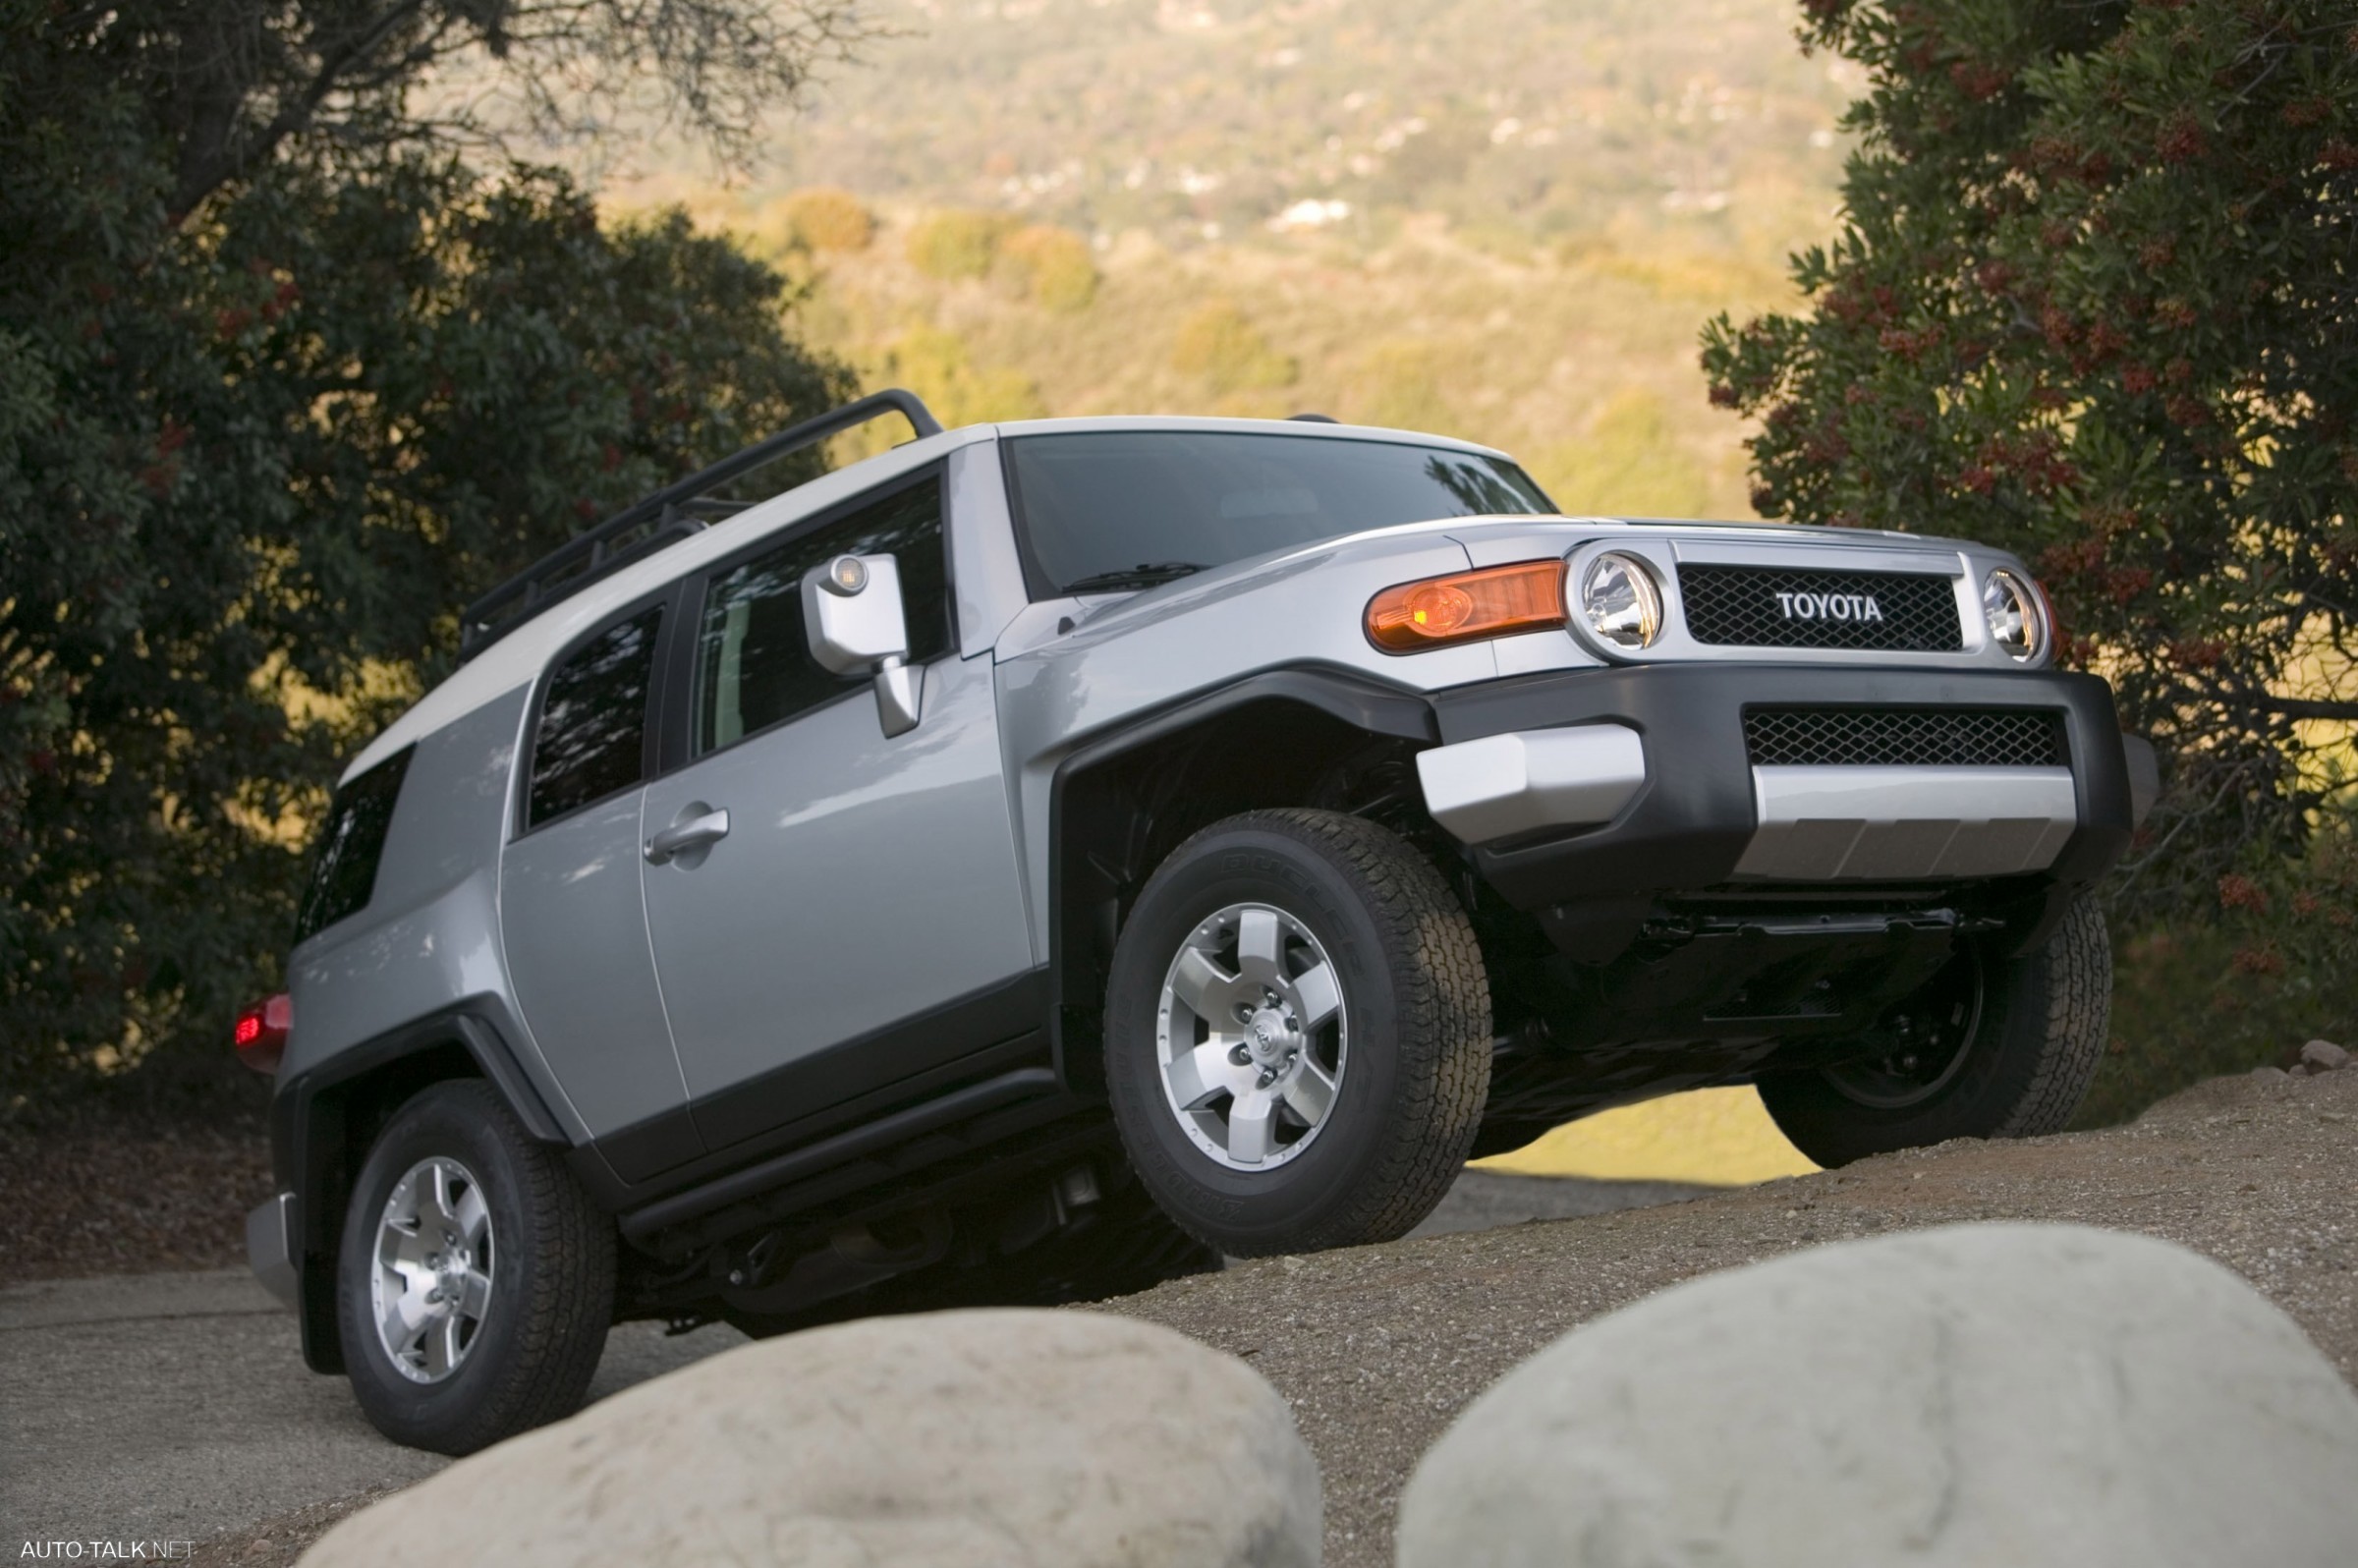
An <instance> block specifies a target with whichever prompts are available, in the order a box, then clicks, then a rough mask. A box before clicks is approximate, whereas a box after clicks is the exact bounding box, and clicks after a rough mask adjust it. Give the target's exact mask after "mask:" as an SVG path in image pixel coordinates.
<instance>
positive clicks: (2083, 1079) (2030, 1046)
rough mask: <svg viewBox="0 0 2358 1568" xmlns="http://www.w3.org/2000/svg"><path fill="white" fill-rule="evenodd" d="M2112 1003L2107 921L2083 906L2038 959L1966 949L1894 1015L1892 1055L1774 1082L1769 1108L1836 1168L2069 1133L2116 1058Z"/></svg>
mask: <svg viewBox="0 0 2358 1568" xmlns="http://www.w3.org/2000/svg"><path fill="white" fill-rule="evenodd" d="M2111 1001H2112V949H2111V945H2110V941H2109V938H2108V937H2107V936H2106V935H2105V921H2104V916H2103V915H2102V914H2100V913H2099V912H2098V911H2097V908H2096V906H2095V905H2094V904H2092V903H2090V902H2089V901H2088V900H2087V899H2085V898H2083V899H2080V900H2079V901H2077V902H2075V903H2074V904H2073V905H2072V906H2071V908H2070V909H2069V910H2068V911H2066V912H2065V914H2064V916H2063V919H2062V921H2061V922H2060V923H2059V924H2057V925H2056V926H2055V928H2054V930H2053V931H2052V932H2051V933H2050V934H2049V936H2048V938H2047V940H2046V941H2045V942H2043V943H2041V944H2040V945H2039V946H2038V947H2036V948H2033V949H2032V950H2031V951H2029V952H2027V953H2022V954H2018V955H2016V956H2015V957H2013V958H2010V959H2002V960H2001V959H1991V958H1985V957H1984V956H1983V955H1981V954H1980V953H1979V952H1977V951H1974V950H1972V949H1970V948H1969V949H1967V950H1965V951H1962V952H1960V953H1959V954H1958V955H1957V957H1956V958H1954V959H1952V960H1951V961H1950V962H1949V964H1948V965H1947V966H1946V967H1945V968H1944V969H1942V971H1941V972H1940V973H1939V974H1938V975H1937V976H1936V977H1935V978H1934V979H1933V980H1932V981H1931V983H1930V984H1928V985H1927V986H1926V987H1925V989H1924V990H1923V991H1921V992H1919V993H1918V994H1916V995H1915V996H1912V997H1910V998H1909V999H1908V1000H1907V1001H1906V1002H1905V1003H1903V1004H1901V1006H1900V1007H1898V1008H1895V1009H1893V1015H1894V1018H1893V1021H1894V1023H1895V1025H1896V1029H1895V1031H1894V1033H1893V1034H1892V1036H1891V1038H1890V1039H1888V1040H1886V1041H1884V1042H1883V1043H1888V1044H1890V1045H1891V1049H1890V1050H1889V1052H1888V1053H1887V1054H1882V1055H1879V1056H1876V1057H1874V1058H1871V1059H1867V1060H1861V1061H1855V1062H1847V1063H1844V1064H1842V1065H1840V1066H1835V1067H1824V1068H1814V1069H1807V1070H1802V1071H1796V1072H1787V1073H1771V1074H1768V1075H1765V1076H1764V1077H1763V1078H1762V1079H1761V1081H1760V1090H1761V1102H1762V1103H1763V1104H1764V1105H1766V1106H1767V1107H1768V1114H1769V1116H1770V1117H1772V1118H1774V1120H1775V1122H1776V1125H1777V1127H1778V1128H1779V1129H1780V1130H1781V1131H1782V1132H1783V1133H1784V1135H1785V1136H1786V1137H1787V1138H1788V1139H1791V1140H1792V1142H1793V1147H1794V1148H1798V1149H1800V1150H1801V1151H1802V1152H1803V1153H1804V1154H1807V1155H1808V1156H1809V1157H1810V1158H1812V1159H1814V1160H1816V1161H1817V1162H1818V1163H1819V1164H1821V1165H1826V1166H1834V1165H1847V1164H1848V1163H1850V1162H1851V1161H1852V1160H1854V1159H1862V1158H1864V1157H1866V1156H1867V1155H1869V1154H1884V1153H1889V1152H1891V1151H1892V1150H1894V1149H1901V1148H1922V1147H1923V1146H1925V1145H1928V1144H1937V1143H1941V1142H1943V1141H1945V1140H1947V1139H1951V1138H2035V1137H2037V1136H2039V1135H2040V1134H2043V1133H2056V1132H2061V1131H2062V1130H2063V1125H2064V1124H2065V1123H2066V1122H2068V1121H2070V1120H2071V1115H2072V1112H2074V1111H2076V1110H2078V1109H2079V1106H2080V1101H2081V1100H2082V1099H2083V1098H2084V1097H2086V1095H2087V1092H2088V1086H2089V1084H2090V1082H2091V1081H2093V1080H2094V1078H2095V1077H2096V1069H2097V1064H2098V1063H2099V1062H2100V1061H2101V1060H2102V1059H2103V1056H2104V1050H2105V1026H2106V1022H2107V1020H2108V1018H2109V1016H2110V1012H2111Z"/></svg>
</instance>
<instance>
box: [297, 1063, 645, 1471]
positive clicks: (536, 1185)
mask: <svg viewBox="0 0 2358 1568" xmlns="http://www.w3.org/2000/svg"><path fill="white" fill-rule="evenodd" d="M434 1155H443V1156H446V1157H448V1158H452V1159H456V1160H457V1161H458V1162H459V1163H461V1164H462V1165H464V1166H465V1167H466V1168H467V1169H468V1170H469V1171H471V1172H472V1173H474V1174H475V1175H476V1177H477V1180H478V1182H479V1184H480V1186H481V1189H482V1192H483V1195H484V1198H485V1200H486V1202H487V1203H488V1204H489V1207H490V1215H491V1229H492V1234H493V1236H494V1237H495V1238H496V1241H495V1251H494V1257H493V1270H492V1289H491V1294H490V1297H489V1299H488V1302H487V1304H486V1305H485V1307H484V1310H483V1318H482V1323H481V1326H480V1327H479V1328H478V1329H477V1332H476V1342H475V1343H474V1344H473V1345H472V1346H471V1347H470V1348H469V1349H468V1351H467V1353H466V1357H465V1359H464V1360H463V1361H461V1362H460V1363H459V1365H458V1366H457V1368H456V1370H455V1371H454V1372H451V1373H450V1375H449V1376H448V1377H447V1378H446V1379H444V1380H443V1381H441V1382H438V1383H430V1384H421V1383H417V1382H413V1381H411V1380H409V1379H408V1378H407V1377H405V1376H403V1375H402V1373H401V1372H398V1371H397V1370H396V1369H395V1368H394V1367H393V1365H392V1363H391V1360H390V1358H389V1357H388V1356H387V1354H386V1352H385V1350H384V1347H383V1344H382V1342H381V1341H380V1339H379V1337H378V1334H377V1330H376V1324H375V1322H374V1321H373V1319H372V1316H371V1307H370V1293H369V1271H370V1269H371V1267H372V1266H373V1263H374V1254H373V1249H374V1247H375V1244H376V1237H377V1231H378V1223H379V1220H380V1218H381V1216H382V1214H383V1211H384V1206H385V1203H386V1200H387V1199H388V1197H389V1196H390V1195H391V1193H392V1190H393V1187H394V1185H395V1184H396V1183H397V1182H399V1181H400V1180H401V1178H402V1176H403V1174H404V1173H405V1172H407V1171H409V1170H410V1169H411V1168H412V1167H413V1166H415V1165H416V1164H417V1163H418V1162H419V1161H421V1160H423V1159H427V1158H430V1157H432V1156H434ZM614 1245H615V1244H614V1224H613V1221H612V1220H611V1219H609V1218H608V1217H607V1216H606V1215H604V1214H602V1213H600V1212H599V1211H598V1210H597V1209H596V1208H595V1206H593V1205H592V1204H590V1202H589V1197H588V1195H586V1194H585V1193H584V1192H583V1191H582V1189H581V1186H580V1184H579V1183H578V1182H576V1181H575V1180H574V1177H573V1173H572V1172H571V1171H569V1170H568V1169H567V1168H566V1166H565V1162H564V1159H563V1158H562V1156H561V1155H560V1153H559V1151H558V1150H557V1149H555V1148H550V1147H549V1146H547V1145H545V1144H541V1143H538V1142H535V1141H534V1140H533V1138H532V1137H531V1135H529V1134H528V1133H526V1131H525V1130H524V1127H523V1125H522V1124H521V1123H520V1122H518V1121H517V1119H516V1117H515V1115H514V1113H513V1112H511V1111H510V1110H509V1109H508V1107H507V1106H506V1105H505V1104H504V1103H503V1102H502V1101H501V1099H500V1097H499V1095H498V1093H497V1092H495V1091H494V1090H493V1089H492V1088H491V1086H490V1085H489V1084H486V1083H484V1082H482V1081H481V1080H479V1079H463V1080H452V1081H449V1082H445V1083H439V1084H435V1085H432V1086H431V1087H429V1088H427V1089H425V1090H422V1091H421V1092H419V1093H418V1094H417V1096H416V1097H414V1098H413V1099H411V1100H410V1101H409V1102H408V1103H407V1104H405V1105H403V1106H402V1107H401V1109H400V1110H398V1111H396V1112H395V1113H394V1114H393V1118H392V1120H391V1121H390V1122H388V1123H387V1124H386V1126H385V1129H384V1131H383V1132H382V1133H380V1134H379V1135H378V1136H377V1139H376V1142H375V1144H374V1145H373V1146H371V1147H370V1148H369V1150H368V1157H367V1159H366V1160H365V1162H364V1163H363V1164H362V1166H361V1170H360V1174H359V1176H358V1177H357V1178H356V1179H355V1181H354V1183H353V1195H352V1204H351V1207H350V1208H349V1210H348V1211H347V1213H346V1215H345V1221H344V1239H343V1243H342V1246H341V1247H340V1248H339V1251H338V1258H337V1265H336V1322H337V1327H338V1330H339V1332H340V1335H341V1337H342V1340H343V1346H344V1365H345V1369H346V1372H347V1373H348V1375H349V1376H350V1377H351V1379H352V1388H353V1393H354V1394H355V1396H356V1397H357V1398H358V1399H359V1400H360V1405H361V1409H362V1410H363V1411H364V1412H365V1414H366V1415H367V1417H368V1419H369V1421H370V1422H372V1423H374V1424H375V1426H376V1428H377V1430H379V1431H381V1432H383V1433H384V1434H385V1435H386V1436H388V1437H390V1438H392V1439H393V1440H394V1441H395V1442H400V1443H406V1444H408V1445H409V1446H411V1447H413V1448H424V1449H429V1450H431V1451H433V1452H435V1453H443V1454H471V1453H474V1452H475V1451H476V1450H477V1449H479V1448H483V1447H486V1446H488V1445H489V1444H491V1443H495V1442H498V1441H499V1440H500V1439H501V1438H503V1437H510V1436H513V1435H515V1434H516V1433H518V1432H520V1431H527V1430H530V1429H531V1428H534V1427H540V1426H544V1425H546V1424H547V1423H549V1422H552V1421H558V1420H562V1419H563V1418H564V1417H566V1416H569V1415H571V1414H573V1412H574V1411H576V1410H578V1409H579V1408H581V1403H582V1396H583V1394H584V1393H585V1392H586V1391H587V1390H588V1389H589V1379H590V1377H591V1375H592V1374H593V1373H595V1372H596V1371H597V1362H598V1357H599V1355H600V1353H601V1352H602V1351H603V1349H604V1346H605V1340H606V1329H607V1326H608V1325H609V1323H610V1322H611V1321H612V1319H613V1311H614Z"/></svg>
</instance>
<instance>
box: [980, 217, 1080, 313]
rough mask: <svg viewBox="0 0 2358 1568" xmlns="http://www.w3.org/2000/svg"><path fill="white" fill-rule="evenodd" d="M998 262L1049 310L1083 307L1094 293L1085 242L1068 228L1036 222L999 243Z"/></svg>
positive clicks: (1023, 289) (1027, 292) (1031, 295)
mask: <svg viewBox="0 0 2358 1568" xmlns="http://www.w3.org/2000/svg"><path fill="white" fill-rule="evenodd" d="M999 264H1000V266H1001V267H1002V268H1003V269H1004V270H1005V271H1006V272H1007V274H1008V275H1009V276H1010V278H1011V279H1012V280H1013V281H1014V282H1015V283H1016V285H1017V286H1018V287H1019V288H1020V289H1022V291H1023V293H1024V295H1025V296H1026V297H1027V298H1029V299H1030V300H1032V301H1033V302H1034V303H1035V304H1037V305H1041V306H1045V307H1046V308H1048V309H1051V310H1081V309H1086V308H1088V306H1089V302H1090V301H1091V300H1093V299H1095V297H1096V293H1097V264H1096V262H1095V260H1093V259H1092V258H1091V257H1090V253H1089V242H1088V241H1087V240H1084V239H1082V238H1081V236H1079V235H1077V234H1075V233H1073V231H1072V230H1070V229H1059V228H1055V227H1052V226H1051V225H1048V224H1043V223H1036V224H1034V225H1032V226H1031V227H1030V228H1026V229H1018V230H1016V231H1015V233H1013V234H1011V235H1009V236H1007V238H1006V239H1005V240H1003V241H1001V242H1000V244H999Z"/></svg>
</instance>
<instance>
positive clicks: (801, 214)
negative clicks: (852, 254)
mask: <svg viewBox="0 0 2358 1568" xmlns="http://www.w3.org/2000/svg"><path fill="white" fill-rule="evenodd" d="M786 221H787V223H788V224H789V225H791V226H792V228H793V231H794V234H795V237H796V238H797V239H799V240H801V241H802V242H803V243H804V244H805V245H807V246H809V247H810V248H811V249H812V250H814V251H865V250H867V249H868V246H869V242H870V241H871V240H873V239H874V238H875V236H876V215H875V214H874V213H872V212H870V211H869V210H868V208H867V207H865V206H863V205H861V203H860V198H859V197H858V196H853V195H852V194H851V193H850V192H849V191H839V190H837V189H836V188H835V187H833V186H814V187H812V188H811V189H810V190H807V191H797V192H795V193H794V195H792V196H788V197H787V198H786Z"/></svg>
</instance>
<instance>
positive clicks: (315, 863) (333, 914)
mask: <svg viewBox="0 0 2358 1568" xmlns="http://www.w3.org/2000/svg"><path fill="white" fill-rule="evenodd" d="M417 750H418V749H417V748H416V747H414V746H405V747H403V748H402V749H401V750H400V751H398V752H395V753H394V754H393V755H392V756H388V757H386V758H385V759H384V760H383V761H381V762H379V763H377V764H376V766H374V767H372V768H370V769H369V770H368V771H367V772H365V773H363V774H361V775H360V776H359V777H358V778H355V779H353V780H352V781H351V782H350V783H348V784H346V785H345V786H344V787H343V788H341V789H339V790H337V791H336V798H335V800H334V802H333V803H331V804H330V805H329V807H328V809H327V828H326V831H324V832H322V833H321V834H320V835H319V848H318V851H317V853H316V854H315V855H314V856H313V857H312V860H311V879H310V881H309V884H308V885H306V886H305V888H304V890H303V908H302V909H301V911H299V912H298V913H297V915H296V918H295V940H296V941H298V942H302V941H305V940H307V939H308V938H309V937H310V936H311V935H313V934H314V933H316V932H318V931H322V930H325V929H326V928H327V927H328V926H330V925H333V924H335V923H336V922H338V921H340V920H342V919H344V917H346V916H347V915H357V914H359V913H360V912H361V911H362V910H364V909H365V908H367V907H368V900H369V897H370V896H371V895H372V894H373V893H374V892H375V891H376V863H377V862H378V861H379V860H380V859H382V858H383V856H384V853H385V832H386V830H387V829H388V828H390V827H391V826H392V825H393V807H394V804H395V803H396V802H397V801H399V800H400V799H401V781H402V780H403V779H404V778H407V777H408V776H409V771H410V757H411V756H413V755H415V754H416V752H417Z"/></svg>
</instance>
